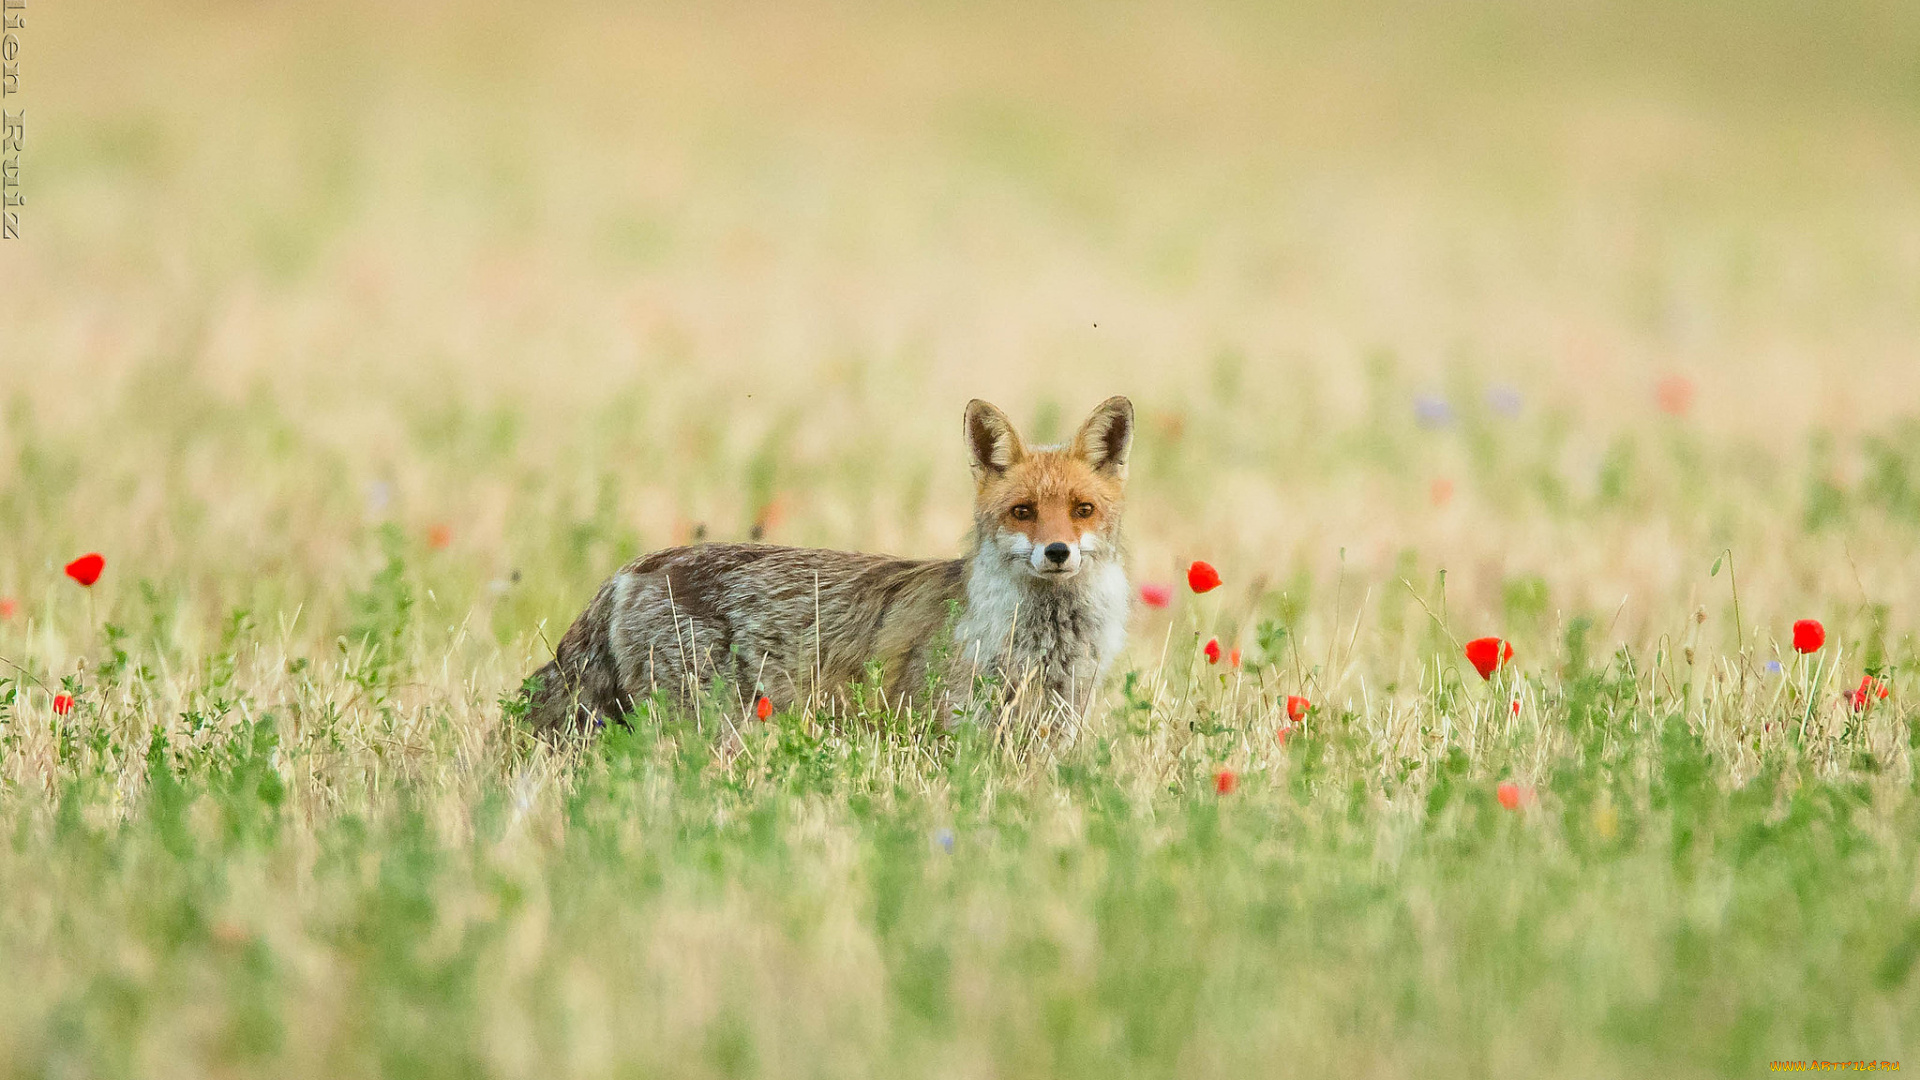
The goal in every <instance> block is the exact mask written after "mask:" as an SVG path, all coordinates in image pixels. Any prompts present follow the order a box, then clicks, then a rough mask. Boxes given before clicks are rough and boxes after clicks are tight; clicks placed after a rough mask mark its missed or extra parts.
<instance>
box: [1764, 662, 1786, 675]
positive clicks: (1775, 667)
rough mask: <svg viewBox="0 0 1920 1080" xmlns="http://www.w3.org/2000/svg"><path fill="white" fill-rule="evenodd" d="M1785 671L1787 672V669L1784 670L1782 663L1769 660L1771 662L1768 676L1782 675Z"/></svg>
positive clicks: (1768, 667) (1768, 663) (1768, 664)
mask: <svg viewBox="0 0 1920 1080" xmlns="http://www.w3.org/2000/svg"><path fill="white" fill-rule="evenodd" d="M1785 670H1786V669H1785V668H1783V667H1781V666H1780V661H1778V660H1769V661H1767V674H1769V675H1778V674H1780V673H1781V672H1782V671H1785Z"/></svg>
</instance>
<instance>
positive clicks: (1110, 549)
mask: <svg viewBox="0 0 1920 1080" xmlns="http://www.w3.org/2000/svg"><path fill="white" fill-rule="evenodd" d="M1132 447H1133V402H1131V401H1128V400H1127V399H1126V398H1123V397H1112V398H1108V399H1107V400H1106V401H1104V402H1102V403H1101V405H1100V407H1099V408H1097V409H1095V410H1093V415H1092V416H1089V417H1088V418H1087V422H1086V423H1084V424H1082V425H1080V431H1079V432H1078V433H1077V434H1075V435H1074V437H1073V441H1072V442H1070V443H1068V444H1067V445H1065V446H1042V447H1035V448H1033V449H1028V448H1027V447H1026V445H1025V444H1023V443H1022V442H1021V441H1020V435H1019V433H1018V432H1016V431H1014V430H1013V424H1012V422H1010V421H1009V420H1008V419H1007V416H1006V414H1005V413H1003V412H1001V411H1000V410H999V409H996V408H994V407H993V406H991V405H989V404H987V403H986V402H984V401H979V400H975V401H972V402H969V403H968V405H967V450H968V452H969V454H970V455H971V457H972V459H973V483H974V500H973V517H974V530H975V538H976V540H977V549H976V551H977V557H979V558H988V559H997V560H1001V561H1003V562H1005V563H1008V564H1014V565H1017V566H1023V567H1025V568H1026V570H1027V571H1028V572H1029V573H1031V574H1032V575H1034V577H1035V578H1037V579H1039V580H1042V581H1055V582H1057V581H1065V580H1067V579H1069V578H1072V577H1073V576H1074V575H1075V574H1078V573H1079V572H1080V571H1081V570H1082V569H1083V568H1085V566H1086V565H1087V564H1088V563H1089V562H1093V561H1098V560H1102V559H1118V558H1120V555H1121V552H1120V506H1121V498H1122V496H1123V495H1124V493H1125V491H1124V489H1125V486H1126V480H1127V451H1128V450H1130V449H1131V448H1132Z"/></svg>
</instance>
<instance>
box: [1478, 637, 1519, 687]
mask: <svg viewBox="0 0 1920 1080" xmlns="http://www.w3.org/2000/svg"><path fill="white" fill-rule="evenodd" d="M1512 659H1513V645H1512V644H1511V643H1509V642H1505V641H1501V640H1500V639H1499V638H1497V637H1483V638H1475V639H1473V640H1472V641H1469V642H1467V663H1469V664H1472V665H1473V670H1475V671H1477V672H1479V673H1480V677H1481V678H1483V679H1491V678H1493V673H1494V672H1496V671H1499V670H1500V668H1501V666H1502V665H1504V664H1506V662H1507V661H1509V660H1512Z"/></svg>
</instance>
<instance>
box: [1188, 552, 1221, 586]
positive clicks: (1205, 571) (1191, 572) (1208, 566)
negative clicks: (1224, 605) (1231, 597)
mask: <svg viewBox="0 0 1920 1080" xmlns="http://www.w3.org/2000/svg"><path fill="white" fill-rule="evenodd" d="M1219 587H1220V571H1218V570H1215V569H1214V568H1213V564H1212V563H1210V562H1204V561H1200V560H1195V561H1194V564H1193V565H1192V566H1189V567H1187V588H1189V589H1192V590H1193V591H1194V592H1197V593H1203V592H1212V591H1213V590H1215V589H1217V588H1219Z"/></svg>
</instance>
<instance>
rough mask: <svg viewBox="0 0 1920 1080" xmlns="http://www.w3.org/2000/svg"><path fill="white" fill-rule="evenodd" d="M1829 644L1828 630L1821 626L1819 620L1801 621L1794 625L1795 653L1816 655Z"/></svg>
mask: <svg viewBox="0 0 1920 1080" xmlns="http://www.w3.org/2000/svg"><path fill="white" fill-rule="evenodd" d="M1826 643H1827V628H1826V627H1824V626H1821V625H1820V620H1818V619H1801V620H1800V621H1799V622H1797V623H1794V624H1793V648H1794V651H1795V652H1801V653H1816V652H1819V651H1820V647H1821V646H1822V645H1825V644H1826Z"/></svg>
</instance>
